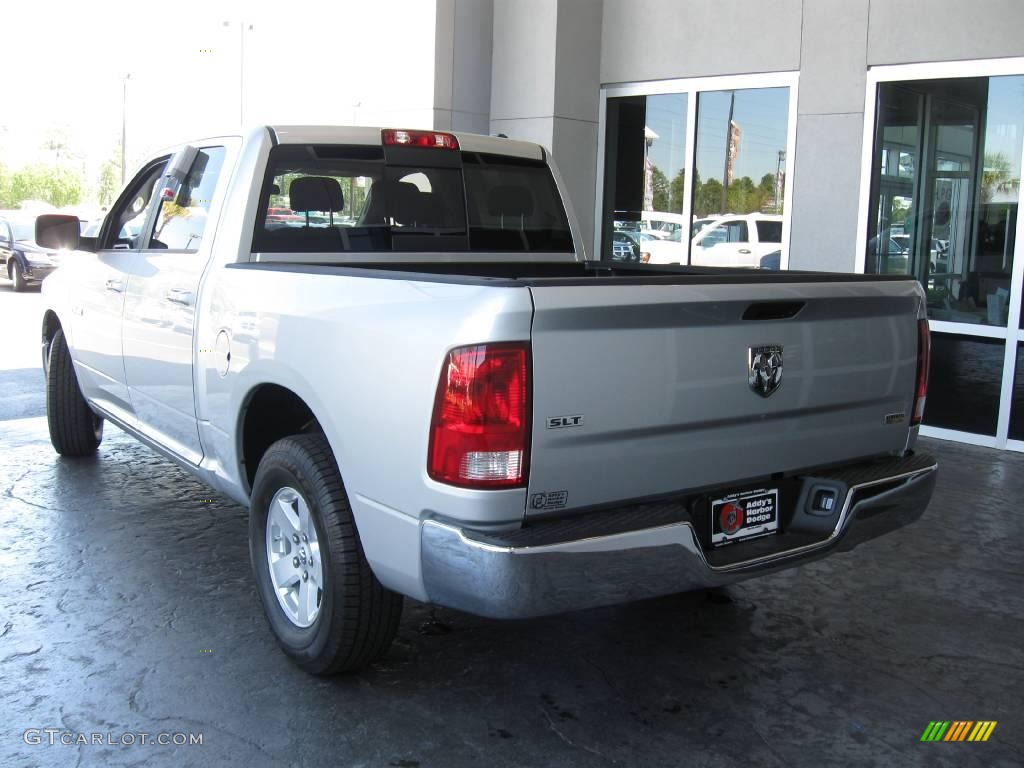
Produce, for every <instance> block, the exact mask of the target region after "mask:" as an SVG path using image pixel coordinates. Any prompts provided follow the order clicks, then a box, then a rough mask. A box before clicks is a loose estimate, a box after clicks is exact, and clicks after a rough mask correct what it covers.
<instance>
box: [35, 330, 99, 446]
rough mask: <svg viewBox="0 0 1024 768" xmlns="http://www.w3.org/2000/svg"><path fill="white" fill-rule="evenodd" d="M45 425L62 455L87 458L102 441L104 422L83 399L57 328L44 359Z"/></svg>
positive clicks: (66, 346)
mask: <svg viewBox="0 0 1024 768" xmlns="http://www.w3.org/2000/svg"><path fill="white" fill-rule="evenodd" d="M46 423H47V426H49V428H50V442H51V443H53V447H54V449H56V451H57V453H59V454H60V455H61V456H89V455H91V454H93V453H95V452H96V448H97V447H99V444H100V441H101V440H102V439H103V419H101V418H100V417H99V416H97V415H96V414H95V413H93V412H92V409H91V408H89V406H88V405H87V404H86V402H85V398H84V397H82V390H81V389H80V388H79V386H78V377H77V376H76V375H75V366H74V363H72V361H71V352H70V351H69V350H68V344H67V341H66V340H65V339H64V331H63V330H60V329H58V330H57V332H56V333H55V334H54V335H53V341H51V342H50V347H49V352H48V353H47V356H46Z"/></svg>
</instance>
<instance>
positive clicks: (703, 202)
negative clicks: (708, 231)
mask: <svg viewBox="0 0 1024 768" xmlns="http://www.w3.org/2000/svg"><path fill="white" fill-rule="evenodd" d="M722 212H723V211H722V182H720V181H719V180H718V179H708V180H707V181H705V182H704V183H703V184H701V183H700V180H698V181H697V188H696V189H695V190H694V194H693V213H694V215H696V216H698V217H704V216H710V215H711V214H714V213H722Z"/></svg>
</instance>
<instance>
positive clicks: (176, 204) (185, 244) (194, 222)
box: [148, 147, 224, 251]
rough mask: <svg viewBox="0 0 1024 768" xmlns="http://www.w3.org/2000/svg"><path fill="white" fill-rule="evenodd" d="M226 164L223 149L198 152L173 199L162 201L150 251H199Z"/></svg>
mask: <svg viewBox="0 0 1024 768" xmlns="http://www.w3.org/2000/svg"><path fill="white" fill-rule="evenodd" d="M223 165H224V147H207V148H206V149H201V150H199V152H198V153H197V154H196V159H195V160H194V161H193V162H192V167H191V169H190V170H189V172H188V176H186V177H185V180H184V181H183V182H182V184H181V186H180V187H179V188H178V191H177V194H176V195H174V198H173V199H171V200H167V199H165V200H161V202H160V210H159V212H158V214H157V220H156V225H155V226H154V228H153V235H152V237H151V238H150V241H149V246H148V247H149V248H154V249H168V250H172V251H196V250H198V249H199V245H200V243H202V241H203V233H204V232H205V230H206V219H207V214H208V213H209V211H210V202H211V201H212V199H213V193H214V192H215V191H216V189H217V180H218V179H219V178H220V171H221V168H222V166H223Z"/></svg>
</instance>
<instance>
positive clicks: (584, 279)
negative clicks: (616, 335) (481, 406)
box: [229, 254, 914, 286]
mask: <svg viewBox="0 0 1024 768" xmlns="http://www.w3.org/2000/svg"><path fill="white" fill-rule="evenodd" d="M275 256H280V255H279V254H275ZM303 256H308V254H303ZM229 266H230V267H233V268H241V269H264V270H271V271H287V272H304V273H313V274H316V273H322V274H345V275H351V276H352V277H375V278H391V279H394V280H419V281H425V282H438V281H441V282H451V283H459V284H467V283H470V284H472V283H477V284H481V285H495V281H498V284H502V283H504V284H511V283H516V284H520V285H529V286H540V285H584V284H587V283H592V282H596V281H601V282H613V283H616V284H621V285H644V284H661V285H674V284H675V285H699V284H702V283H718V284H736V283H766V284H778V283H851V282H853V283H863V282H879V281H905V280H913V279H914V278H913V277H911V276H908V275H862V274H850V273H843V272H810V271H801V270H786V271H769V270H759V269H746V268H740V267H688V266H680V265H670V264H616V263H614V262H608V261H573V262H543V261H534V262H531V261H521V260H520V261H458V260H439V261H436V262H423V261H390V260H386V261H385V260H379V261H367V262H358V261H349V260H347V259H346V260H340V259H339V260H338V261H336V262H334V263H331V262H321V261H319V260H315V261H314V260H309V261H305V260H302V259H301V258H295V257H294V256H292V255H290V254H289V255H287V256H286V257H284V258H280V259H279V260H278V259H273V260H266V261H258V262H245V263H238V264H231V265H229Z"/></svg>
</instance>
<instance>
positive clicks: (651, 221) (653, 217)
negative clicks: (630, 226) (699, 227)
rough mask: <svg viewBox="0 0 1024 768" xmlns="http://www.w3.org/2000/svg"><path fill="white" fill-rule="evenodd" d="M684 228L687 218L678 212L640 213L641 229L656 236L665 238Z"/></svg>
mask: <svg viewBox="0 0 1024 768" xmlns="http://www.w3.org/2000/svg"><path fill="white" fill-rule="evenodd" d="M684 229H686V220H685V219H684V218H683V217H682V216H681V215H680V214H678V213H666V212H664V211H643V212H642V213H641V214H640V230H641V231H642V232H646V233H647V234H648V235H651V236H653V237H655V238H659V239H662V240H664V239H666V238H670V237H672V236H673V235H675V233H676V232H679V231H681V230H684Z"/></svg>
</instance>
